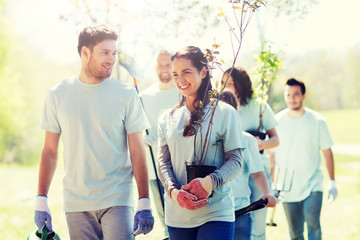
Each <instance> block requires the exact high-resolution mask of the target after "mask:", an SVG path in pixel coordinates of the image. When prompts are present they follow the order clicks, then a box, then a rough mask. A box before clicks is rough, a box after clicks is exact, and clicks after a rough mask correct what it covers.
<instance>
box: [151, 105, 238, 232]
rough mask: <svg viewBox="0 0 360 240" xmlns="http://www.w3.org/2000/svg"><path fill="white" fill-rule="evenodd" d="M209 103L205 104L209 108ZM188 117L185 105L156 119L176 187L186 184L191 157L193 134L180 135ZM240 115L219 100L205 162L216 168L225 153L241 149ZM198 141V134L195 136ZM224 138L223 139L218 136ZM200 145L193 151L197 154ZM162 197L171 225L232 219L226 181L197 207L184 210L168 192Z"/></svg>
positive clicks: (166, 215) (232, 205)
mask: <svg viewBox="0 0 360 240" xmlns="http://www.w3.org/2000/svg"><path fill="white" fill-rule="evenodd" d="M209 107H210V103H209V104H208V105H207V106H206V107H205V112H206V110H207V109H209ZM189 117H190V111H189V110H188V109H187V107H186V106H185V105H184V106H182V107H180V108H178V109H176V110H175V111H174V112H173V114H170V111H166V112H165V113H164V114H162V115H161V116H160V118H159V142H158V144H159V147H162V146H165V145H168V147H169V152H170V156H171V165H172V168H173V173H174V176H175V178H176V180H177V183H178V184H179V186H182V185H185V184H187V178H186V166H185V161H187V160H190V161H192V160H193V159H194V136H191V137H183V130H184V126H185V124H186V123H187V122H188V119H189ZM209 119H210V118H209V117H208V118H206V120H205V121H204V122H203V123H202V131H201V132H202V135H203V138H204V137H205V134H206V131H207V129H208V124H209ZM238 123H239V116H238V114H237V113H236V111H235V109H234V108H233V107H232V106H230V105H228V104H226V103H224V102H221V101H220V102H219V104H218V106H217V108H216V111H215V114H214V118H213V125H212V131H211V137H210V142H209V148H208V152H207V155H206V158H205V159H206V160H205V162H204V165H211V166H216V168H217V169H219V168H220V167H221V166H222V165H223V164H224V156H225V152H228V151H231V150H235V149H242V148H244V143H243V141H242V138H241V128H240V124H238ZM197 137H198V139H197V140H198V141H197V143H200V134H199V135H198V136H197ZM221 138H223V140H222V141H219V139H221ZM199 149H200V148H199V144H197V147H196V154H197V155H198V156H199V155H200V150H199ZM164 197H165V223H166V224H167V225H169V226H171V227H180V228H190V227H197V226H200V225H202V224H204V223H206V222H208V221H230V222H232V221H234V220H235V218H234V202H233V201H234V199H233V195H232V191H231V188H230V185H229V183H225V184H224V185H223V186H222V187H220V188H217V189H215V190H214V194H213V197H211V198H209V201H210V203H209V204H208V205H207V206H205V207H203V208H200V209H197V210H187V209H185V208H182V207H180V206H179V204H178V203H177V202H176V201H174V200H172V199H171V198H170V196H169V195H168V194H164Z"/></svg>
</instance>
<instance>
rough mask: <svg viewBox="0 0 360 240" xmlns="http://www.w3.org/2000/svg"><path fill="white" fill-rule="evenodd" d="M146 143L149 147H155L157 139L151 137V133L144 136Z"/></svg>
mask: <svg viewBox="0 0 360 240" xmlns="http://www.w3.org/2000/svg"><path fill="white" fill-rule="evenodd" d="M144 143H145V144H146V145H148V146H149V147H153V146H154V145H155V139H154V138H152V137H150V136H149V135H145V136H144Z"/></svg>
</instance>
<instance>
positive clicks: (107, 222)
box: [65, 207, 134, 240]
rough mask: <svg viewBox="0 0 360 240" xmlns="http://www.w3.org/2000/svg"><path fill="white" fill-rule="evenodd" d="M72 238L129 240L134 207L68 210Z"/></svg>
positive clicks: (67, 216)
mask: <svg viewBox="0 0 360 240" xmlns="http://www.w3.org/2000/svg"><path fill="white" fill-rule="evenodd" d="M65 215H66V221H67V225H68V228H69V234H70V239H81V240H96V239H99V240H102V239H103V240H113V239H118V240H120V239H121V240H129V239H134V238H133V236H132V227H133V222H134V209H133V208H132V207H110V208H107V209H101V210H96V211H88V212H66V213H65Z"/></svg>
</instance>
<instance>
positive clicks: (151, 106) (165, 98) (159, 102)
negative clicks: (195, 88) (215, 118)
mask: <svg viewBox="0 0 360 240" xmlns="http://www.w3.org/2000/svg"><path fill="white" fill-rule="evenodd" d="M140 96H141V99H142V102H143V105H144V110H145V113H146V116H147V117H148V119H149V122H150V125H151V128H150V129H148V131H149V136H150V137H152V138H153V139H154V140H155V144H154V146H153V147H152V150H153V154H154V159H155V160H156V158H157V138H158V137H157V127H158V118H159V116H160V114H161V113H162V112H163V111H165V110H167V109H170V108H172V107H173V106H175V105H176V104H177V103H178V102H179V101H180V93H179V91H178V89H177V88H176V87H175V86H174V87H173V88H170V89H167V90H161V89H160V87H159V83H155V84H153V85H151V86H150V87H148V88H146V89H145V90H144V91H143V92H142V93H141V94H140ZM147 153H149V151H147ZM147 160H148V164H147V165H148V169H149V179H155V172H154V169H153V163H152V162H150V161H151V156H150V155H149V156H148V157H147Z"/></svg>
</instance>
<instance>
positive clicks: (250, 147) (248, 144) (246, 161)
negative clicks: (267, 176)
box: [230, 132, 264, 211]
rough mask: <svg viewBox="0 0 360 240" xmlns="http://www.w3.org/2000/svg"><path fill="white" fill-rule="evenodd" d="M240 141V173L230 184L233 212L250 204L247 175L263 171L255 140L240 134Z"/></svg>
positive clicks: (245, 134)
mask: <svg viewBox="0 0 360 240" xmlns="http://www.w3.org/2000/svg"><path fill="white" fill-rule="evenodd" d="M242 139H243V140H244V144H245V149H244V150H243V152H242V159H243V166H242V172H241V173H240V174H239V175H237V177H236V178H235V179H234V180H232V181H231V182H230V186H231V189H232V191H233V194H234V201H235V211H237V210H239V209H241V208H243V207H246V206H248V205H249V204H250V194H251V190H250V187H249V184H248V182H249V175H250V174H252V173H256V172H262V171H264V166H263V164H262V162H261V156H260V153H259V150H258V145H257V142H256V139H255V138H254V137H253V136H252V135H250V134H249V133H247V132H242Z"/></svg>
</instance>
